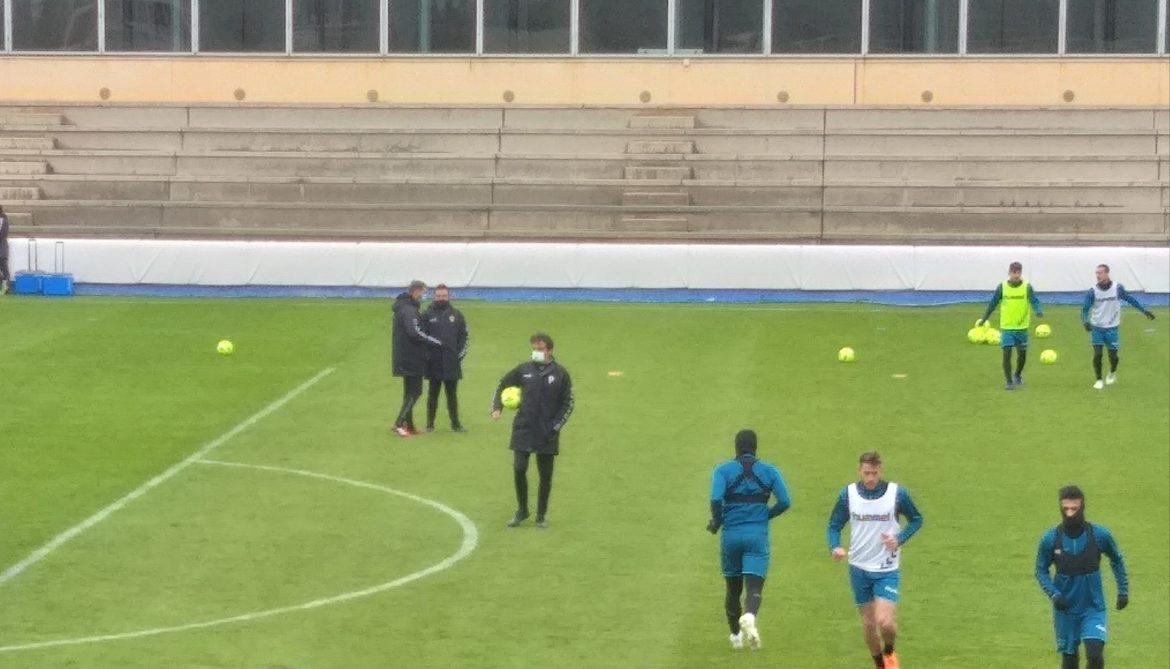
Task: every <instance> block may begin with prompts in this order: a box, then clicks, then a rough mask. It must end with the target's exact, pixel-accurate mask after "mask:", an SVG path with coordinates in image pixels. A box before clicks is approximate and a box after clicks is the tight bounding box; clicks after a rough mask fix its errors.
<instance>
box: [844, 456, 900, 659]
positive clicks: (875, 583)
mask: <svg viewBox="0 0 1170 669" xmlns="http://www.w3.org/2000/svg"><path fill="white" fill-rule="evenodd" d="M859 465H860V466H859V467H858V473H859V480H858V481H857V482H856V483H850V484H849V485H847V486H845V488H844V489H843V490H842V491H841V494H840V495H839V496H838V497H837V504H836V505H835V506H834V507H833V513H832V514H831V515H830V516H829V530H828V540H829V550H830V551H832V556H833V559H834V560H837V561H841V560H844V559H845V558H846V557H848V558H849V582H850V584H851V585H852V587H853V601H854V603H856V604H857V610H858V613H860V614H861V627H862V631H863V633H864V635H865V644H866V646H867V647H868V648H869V653H870V655H871V656H872V657H873V663H874V666H875V667H879V668H880V669H899V667H900V665H899V664H898V655H897V653H895V652H894V640H895V637H896V636H897V633H898V626H897V622H896V620H895V612H896V610H897V605H898V587H899V585H900V583H901V571H900V570H899V567H900V566H901V557H902V550H901V549H902V545H903V544H905V543H906V542H907V541H909V540H910V537H912V536H914V533H915V532H917V531H918V529H919V528H920V527H922V514H921V513H920V512H919V511H918V507H916V506H915V505H914V500H912V499H910V493H908V492H906V489H905V488H903V487H902V486H900V485H898V484H897V483H892V482H889V481H883V480H882V458H881V455H879V454H878V453H877V451H870V452H868V453H863V454H862V455H861V458H860V459H859ZM898 516H903V517H905V518H906V519H907V523H906V526H905V527H902V525H901V523H900V522H899V521H898ZM846 523H848V524H849V551H848V552H846V551H845V549H844V548H842V547H841V531H842V530H843V529H845V524H846Z"/></svg>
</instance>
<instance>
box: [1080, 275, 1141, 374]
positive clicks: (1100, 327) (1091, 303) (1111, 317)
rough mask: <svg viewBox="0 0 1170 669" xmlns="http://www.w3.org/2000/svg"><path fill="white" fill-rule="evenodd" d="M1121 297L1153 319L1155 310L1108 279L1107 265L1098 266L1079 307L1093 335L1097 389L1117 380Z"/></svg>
mask: <svg viewBox="0 0 1170 669" xmlns="http://www.w3.org/2000/svg"><path fill="white" fill-rule="evenodd" d="M1121 300H1124V301H1126V302H1129V303H1130V304H1132V305H1133V307H1134V308H1135V309H1137V310H1138V311H1140V312H1142V315H1143V316H1145V317H1146V318H1148V319H1150V320H1154V312H1152V311H1150V310H1149V309H1146V308H1145V307H1144V306H1142V303H1141V302H1138V301H1137V298H1135V297H1134V296H1133V295H1130V294H1129V293H1128V292H1126V290H1125V286H1123V285H1121V284H1120V283H1115V282H1114V281H1113V280H1112V279H1110V278H1109V265H1097V283H1096V284H1094V285H1093V287H1092V288H1090V289H1089V292H1088V293H1086V294H1085V303H1084V305H1082V306H1081V322H1083V323H1084V324H1085V331H1086V332H1089V333H1091V335H1092V337H1091V341H1092V343H1093V372H1094V373H1096V374H1097V381H1096V382H1095V383H1093V387H1094V388H1096V389H1097V390H1101V389H1102V388H1104V387H1105V386H1111V385H1113V384H1114V383H1116V382H1117V364H1118V363H1119V362H1120V361H1121V359H1120V358H1119V357H1118V355H1117V350H1118V349H1119V348H1121V339H1120V337H1119V336H1118V329H1119V328H1120V327H1121ZM1104 348H1108V349H1109V376H1106V377H1105V379H1104V380H1101V352H1102V349H1104Z"/></svg>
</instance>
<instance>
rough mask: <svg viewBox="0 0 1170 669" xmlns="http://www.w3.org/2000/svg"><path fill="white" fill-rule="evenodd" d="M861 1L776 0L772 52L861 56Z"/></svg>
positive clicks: (774, 3) (773, 16) (773, 8)
mask: <svg viewBox="0 0 1170 669" xmlns="http://www.w3.org/2000/svg"><path fill="white" fill-rule="evenodd" d="M860 52H861V0H774V2H773V4H772V53H860Z"/></svg>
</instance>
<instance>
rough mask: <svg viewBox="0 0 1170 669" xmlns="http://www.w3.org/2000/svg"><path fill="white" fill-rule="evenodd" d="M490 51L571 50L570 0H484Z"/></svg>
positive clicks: (485, 46)
mask: <svg viewBox="0 0 1170 669" xmlns="http://www.w3.org/2000/svg"><path fill="white" fill-rule="evenodd" d="M483 14H484V17H483V23H484V25H483V49H484V51H486V52H488V53H568V52H569V0H484V1H483Z"/></svg>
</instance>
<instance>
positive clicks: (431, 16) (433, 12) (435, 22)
mask: <svg viewBox="0 0 1170 669" xmlns="http://www.w3.org/2000/svg"><path fill="white" fill-rule="evenodd" d="M389 2H390V51H394V52H405V53H470V52H473V51H475V0H389Z"/></svg>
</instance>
